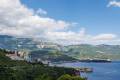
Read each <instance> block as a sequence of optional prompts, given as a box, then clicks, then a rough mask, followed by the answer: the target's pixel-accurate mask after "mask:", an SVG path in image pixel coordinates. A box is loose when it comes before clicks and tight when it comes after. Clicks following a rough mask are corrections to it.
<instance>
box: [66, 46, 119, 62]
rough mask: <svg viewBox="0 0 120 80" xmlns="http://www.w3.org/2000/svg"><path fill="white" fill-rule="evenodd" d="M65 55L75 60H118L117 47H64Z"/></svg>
mask: <svg viewBox="0 0 120 80" xmlns="http://www.w3.org/2000/svg"><path fill="white" fill-rule="evenodd" d="M65 49H66V51H65V54H67V55H70V56H72V57H74V58H77V59H84V58H98V59H108V58H109V59H113V60H118V59H120V46H119V45H104V44H102V45H88V44H81V45H70V46H65Z"/></svg>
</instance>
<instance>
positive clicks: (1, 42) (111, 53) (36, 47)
mask: <svg viewBox="0 0 120 80" xmlns="http://www.w3.org/2000/svg"><path fill="white" fill-rule="evenodd" d="M0 48H3V49H8V50H18V51H19V50H29V51H30V52H31V53H32V55H33V54H34V55H36V53H38V54H37V56H39V55H40V56H39V57H41V58H42V57H44V56H49V59H50V60H55V59H57V60H58V59H63V58H66V57H65V56H67V58H68V57H70V58H76V59H88V58H92V59H95V58H98V59H108V58H109V59H113V60H118V59H120V45H106V44H101V45H90V44H80V45H68V46H61V45H58V44H56V43H54V42H50V41H47V40H45V39H39V40H37V39H32V38H16V37H11V36H7V35H0ZM41 51H43V52H44V51H47V52H48V53H47V52H44V53H42V52H41ZM56 51H58V52H60V54H61V56H62V57H61V56H59V54H57V56H59V57H57V58H56V56H53V54H50V53H51V52H53V53H54V52H56ZM51 56H52V57H51ZM60 57H61V58H60ZM45 59H48V58H45ZM63 60H64V59H63ZM71 60H72V59H71Z"/></svg>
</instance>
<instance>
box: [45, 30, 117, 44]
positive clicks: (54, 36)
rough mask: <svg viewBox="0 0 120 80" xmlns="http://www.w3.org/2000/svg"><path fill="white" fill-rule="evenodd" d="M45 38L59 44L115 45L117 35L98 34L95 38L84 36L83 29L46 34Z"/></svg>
mask: <svg viewBox="0 0 120 80" xmlns="http://www.w3.org/2000/svg"><path fill="white" fill-rule="evenodd" d="M46 36H48V37H49V39H51V40H52V41H54V42H56V43H61V44H103V43H109V44H111V43H112V42H115V41H116V43H117V42H118V41H117V35H115V34H107V33H106V34H98V35H96V36H93V35H89V34H86V31H85V29H84V28H81V30H80V31H79V32H73V31H68V32H48V33H46Z"/></svg>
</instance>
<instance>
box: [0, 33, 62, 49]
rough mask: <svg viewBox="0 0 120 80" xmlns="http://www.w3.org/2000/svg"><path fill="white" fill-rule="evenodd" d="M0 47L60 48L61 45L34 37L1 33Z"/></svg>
mask: <svg viewBox="0 0 120 80" xmlns="http://www.w3.org/2000/svg"><path fill="white" fill-rule="evenodd" d="M0 48H3V49H8V50H39V49H43V48H52V49H60V48H61V47H60V45H57V44H55V43H52V42H49V41H45V40H43V39H39V40H35V39H32V38H17V37H11V36H7V35H0Z"/></svg>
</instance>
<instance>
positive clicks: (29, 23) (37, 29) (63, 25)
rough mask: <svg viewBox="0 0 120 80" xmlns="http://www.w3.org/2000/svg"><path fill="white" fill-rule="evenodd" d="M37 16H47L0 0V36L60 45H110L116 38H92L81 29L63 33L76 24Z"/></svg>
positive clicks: (16, 2) (11, 0)
mask: <svg viewBox="0 0 120 80" xmlns="http://www.w3.org/2000/svg"><path fill="white" fill-rule="evenodd" d="M111 4H112V3H111ZM39 14H47V12H46V11H45V10H42V9H41V8H40V9H39V10H38V11H37V12H36V11H34V10H33V9H29V8H27V7H26V6H25V5H23V4H21V3H20V0H0V34H1V35H10V36H17V37H32V38H41V37H42V38H47V39H49V40H52V41H53V42H57V43H61V44H80V43H91V44H97V43H112V42H115V41H116V40H115V38H117V36H116V35H115V34H99V35H97V36H92V35H89V34H86V30H85V28H81V30H79V32H74V31H72V30H70V31H65V29H68V28H69V27H70V26H73V25H76V23H69V22H66V21H63V20H55V19H53V18H49V17H42V16H41V15H39ZM118 41H119V40H117V41H116V42H118Z"/></svg>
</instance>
